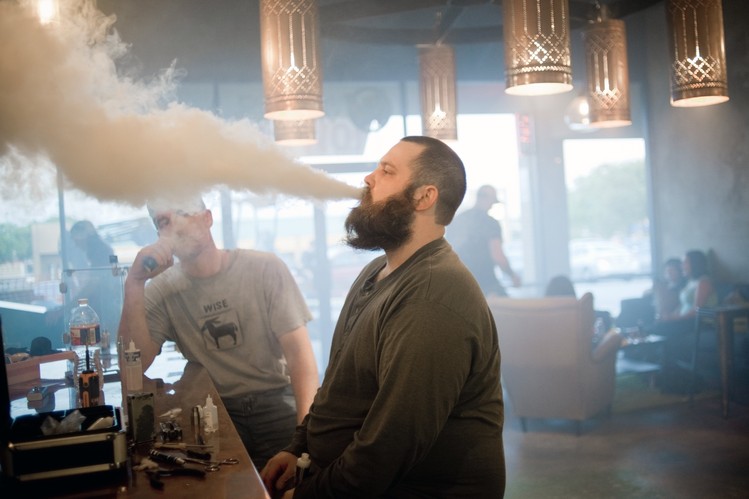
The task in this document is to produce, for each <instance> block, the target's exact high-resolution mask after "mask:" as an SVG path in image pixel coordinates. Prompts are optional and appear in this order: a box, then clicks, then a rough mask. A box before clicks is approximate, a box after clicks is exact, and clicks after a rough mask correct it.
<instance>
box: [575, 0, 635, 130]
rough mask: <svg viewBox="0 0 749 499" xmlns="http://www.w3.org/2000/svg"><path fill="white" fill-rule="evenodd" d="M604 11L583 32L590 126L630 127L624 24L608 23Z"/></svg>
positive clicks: (608, 20)
mask: <svg viewBox="0 0 749 499" xmlns="http://www.w3.org/2000/svg"><path fill="white" fill-rule="evenodd" d="M607 17H608V16H607V12H606V9H605V7H604V8H602V9H600V10H599V16H598V18H597V19H596V21H595V22H593V23H591V24H590V25H589V26H588V27H587V28H586V29H585V31H584V39H585V58H586V63H587V70H588V99H587V100H588V105H589V108H590V109H589V119H590V126H593V127H597V128H613V127H619V126H627V125H631V124H632V119H631V118H630V111H629V70H628V68H627V34H626V29H625V27H624V21H622V20H619V19H608V18H607Z"/></svg>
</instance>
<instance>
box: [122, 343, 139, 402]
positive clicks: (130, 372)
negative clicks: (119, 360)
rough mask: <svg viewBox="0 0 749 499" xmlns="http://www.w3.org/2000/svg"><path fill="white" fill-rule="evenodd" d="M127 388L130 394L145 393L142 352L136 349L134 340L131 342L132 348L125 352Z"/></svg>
mask: <svg viewBox="0 0 749 499" xmlns="http://www.w3.org/2000/svg"><path fill="white" fill-rule="evenodd" d="M125 386H126V387H127V392H128V393H134V392H140V391H143V365H142V364H141V361H140V350H139V349H137V348H135V342H134V341H133V340H130V346H129V347H128V348H127V350H125Z"/></svg>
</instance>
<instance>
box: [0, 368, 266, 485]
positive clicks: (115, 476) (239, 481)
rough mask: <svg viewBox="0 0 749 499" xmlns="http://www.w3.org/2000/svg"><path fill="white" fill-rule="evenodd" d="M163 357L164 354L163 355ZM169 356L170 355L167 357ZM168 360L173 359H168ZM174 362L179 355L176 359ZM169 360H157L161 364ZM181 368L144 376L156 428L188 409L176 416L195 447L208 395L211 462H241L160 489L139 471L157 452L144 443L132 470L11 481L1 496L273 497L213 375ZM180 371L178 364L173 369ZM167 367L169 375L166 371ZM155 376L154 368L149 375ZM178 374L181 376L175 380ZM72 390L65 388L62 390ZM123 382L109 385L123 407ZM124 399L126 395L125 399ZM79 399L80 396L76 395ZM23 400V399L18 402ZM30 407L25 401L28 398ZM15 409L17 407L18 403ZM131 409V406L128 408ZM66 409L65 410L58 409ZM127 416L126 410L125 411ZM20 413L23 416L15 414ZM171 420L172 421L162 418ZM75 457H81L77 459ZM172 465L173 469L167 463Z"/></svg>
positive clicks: (110, 399)
mask: <svg viewBox="0 0 749 499" xmlns="http://www.w3.org/2000/svg"><path fill="white" fill-rule="evenodd" d="M162 355H164V354H163V353H162ZM167 355H168V354H167ZM164 358H167V357H166V356H165V357H164ZM172 358H174V355H172ZM163 360H164V359H161V360H160V361H157V364H158V363H159V362H161V363H162V364H163ZM175 365H176V366H178V367H181V366H184V370H183V371H182V373H181V375H178V373H179V372H178V371H177V372H175V371H169V369H170V366H169V365H162V366H161V372H167V371H168V372H170V373H171V375H170V376H168V377H166V380H165V379H164V378H155V379H151V378H149V377H146V376H144V377H143V391H144V392H151V393H153V394H154V414H155V416H156V418H155V419H156V421H155V430H157V429H158V428H159V424H158V422H159V420H160V418H159V416H160V415H163V414H165V413H166V412H167V411H170V410H171V409H176V408H179V409H182V411H181V414H180V415H179V416H178V417H177V418H176V421H177V422H178V423H179V425H180V427H181V428H182V430H183V437H182V440H181V442H184V443H186V444H194V443H196V441H195V438H196V436H195V434H194V432H193V427H192V425H191V421H190V419H191V410H192V408H193V407H194V406H196V405H204V404H205V400H206V396H207V395H209V394H210V395H211V398H212V399H213V401H214V403H215V404H216V406H217V411H218V420H219V431H218V432H217V433H214V434H213V435H212V436H208V437H207V441H206V443H208V444H211V445H212V446H213V447H212V450H213V452H212V455H211V459H212V460H214V461H220V460H223V459H227V458H233V459H236V460H237V461H238V463H237V464H232V465H222V466H221V467H220V469H219V470H218V471H208V472H206V473H205V477H204V478H198V477H190V476H164V477H162V478H161V482H162V483H163V489H161V490H159V489H158V488H156V487H154V486H153V485H152V484H151V482H150V480H149V476H148V475H147V474H146V472H145V471H134V470H133V468H132V466H133V465H134V464H138V463H139V462H140V461H141V459H142V458H143V457H144V456H147V455H148V452H149V450H150V449H151V448H152V443H143V444H139V445H137V446H135V447H132V448H131V452H130V459H129V462H128V466H127V469H124V470H115V471H111V472H102V473H93V474H87V475H77V476H73V477H64V478H54V479H47V480H38V481H34V482H27V483H22V484H15V483H9V482H8V481H5V483H3V484H2V487H0V491H1V492H2V494H1V495H3V496H4V497H8V495H6V494H7V493H8V492H10V493H12V494H17V495H16V497H17V496H20V495H27V496H29V497H40V496H45V497H82V496H87V497H92V495H93V496H96V497H137V498H141V497H142V498H150V497H164V496H165V495H166V496H170V497H182V496H190V497H210V498H216V497H226V498H229V497H231V498H234V497H243V498H251V499H255V498H258V499H259V498H269V495H268V494H267V492H266V490H265V488H264V487H263V484H262V481H261V480H260V477H259V475H258V473H257V471H256V469H255V467H254V465H253V464H252V461H251V459H250V456H249V455H248V454H247V451H246V450H245V448H244V445H243V444H242V441H241V439H240V438H239V435H238V434H237V432H236V430H235V428H234V425H233V424H232V421H231V419H230V417H229V414H228V413H227V412H226V409H225V407H224V406H223V404H222V403H221V398H220V397H219V395H218V393H217V392H216V389H215V386H214V385H213V382H212V381H211V379H210V376H209V375H208V372H207V371H206V370H205V369H204V368H203V367H202V366H200V365H198V364H193V363H187V364H185V363H184V359H182V362H177V363H176V364H175ZM171 367H174V366H171ZM158 368H159V366H158V365H157V366H156V369H155V370H156V371H158V370H159V369H158ZM165 369H166V371H165ZM148 372H149V373H151V372H152V370H151V369H149V371H148ZM172 375H175V376H172ZM66 390H72V389H71V388H63V389H61V390H58V392H63V393H64V392H65V391H66ZM120 390H121V388H120V383H119V382H110V383H105V390H104V392H105V394H106V403H107V404H111V405H119V404H118V403H117V402H119V401H118V400H117V398H118V397H117V395H118V391H120ZM63 393H60V394H61V395H62V397H58V398H60V400H61V401H63V402H64V401H65V400H70V398H71V397H70V396H69V395H63ZM119 399H120V400H121V399H122V397H121V396H120V397H119ZM73 400H74V397H73ZM15 402H18V401H14V403H15ZM22 402H23V405H25V403H26V400H25V398H24V399H23V400H22ZM11 405H14V404H13V403H12V404H11ZM123 405H125V404H123ZM56 409H58V410H59V409H61V407H56ZM122 412H123V414H124V413H125V412H126V409H123V411H122ZM14 415H17V414H14ZM161 421H166V418H161ZM165 452H170V453H174V455H176V456H180V457H184V454H181V453H179V452H178V451H165ZM71 459H75V456H71ZM163 466H164V467H168V466H169V465H163ZM187 466H189V467H195V468H198V469H203V466H202V465H200V464H188V465H187Z"/></svg>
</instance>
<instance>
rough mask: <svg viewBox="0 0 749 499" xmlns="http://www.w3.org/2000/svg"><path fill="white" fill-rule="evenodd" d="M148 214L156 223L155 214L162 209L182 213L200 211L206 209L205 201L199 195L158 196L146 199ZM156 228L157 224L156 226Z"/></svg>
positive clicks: (162, 210)
mask: <svg viewBox="0 0 749 499" xmlns="http://www.w3.org/2000/svg"><path fill="white" fill-rule="evenodd" d="M146 209H147V210H148V216H149V217H151V220H153V221H154V224H155V223H156V220H155V218H156V214H157V213H161V212H164V211H179V212H183V213H189V214H193V213H200V212H202V211H204V210H205V209H206V207H205V202H203V198H202V197H201V196H190V197H184V198H159V199H153V200H150V201H148V203H147V204H146ZM156 228H157V229H158V226H157V227H156Z"/></svg>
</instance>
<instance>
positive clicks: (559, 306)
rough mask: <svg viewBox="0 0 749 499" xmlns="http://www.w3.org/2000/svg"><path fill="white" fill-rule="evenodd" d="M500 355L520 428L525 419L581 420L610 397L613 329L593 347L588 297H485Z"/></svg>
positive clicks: (605, 404) (597, 410) (613, 370)
mask: <svg viewBox="0 0 749 499" xmlns="http://www.w3.org/2000/svg"><path fill="white" fill-rule="evenodd" d="M487 301H488V303H489V307H490V309H491V311H492V313H493V314H494V320H495V322H496V324H497V331H498V334H499V348H500V351H501V354H502V380H503V384H504V386H505V388H506V390H507V393H508V395H509V398H510V402H511V406H512V410H513V413H514V414H515V415H516V416H517V417H519V418H520V421H521V425H522V428H523V431H526V430H527V426H526V419H527V418H540V419H546V418H549V419H551V418H553V419H569V420H573V421H575V422H576V428H577V432H578V434H579V433H580V423H581V422H582V421H584V420H586V419H588V418H590V417H592V416H594V415H596V414H598V413H600V412H602V411H604V410H606V411H610V409H611V403H612V402H613V399H614V387H615V375H616V351H617V349H618V348H619V346H620V344H621V339H620V337H619V334H618V333H615V332H613V331H610V332H609V333H607V334H606V336H604V338H603V339H602V340H601V342H600V343H599V344H598V345H597V346H596V348H595V349H592V337H593V317H594V313H593V295H591V294H590V293H586V294H584V295H583V296H582V297H581V298H580V299H579V300H578V299H576V298H574V297H567V296H564V297H547V298H526V299H516V298H489V299H488V300H487Z"/></svg>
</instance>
